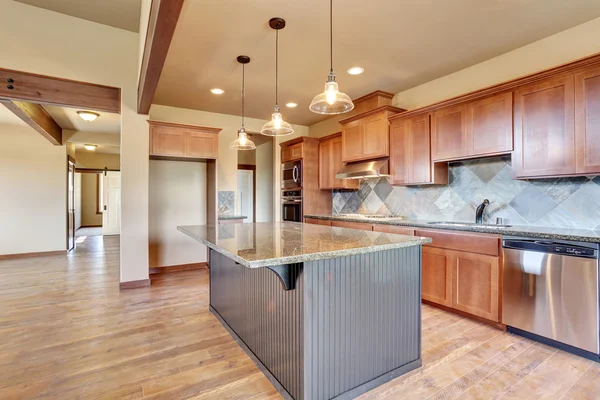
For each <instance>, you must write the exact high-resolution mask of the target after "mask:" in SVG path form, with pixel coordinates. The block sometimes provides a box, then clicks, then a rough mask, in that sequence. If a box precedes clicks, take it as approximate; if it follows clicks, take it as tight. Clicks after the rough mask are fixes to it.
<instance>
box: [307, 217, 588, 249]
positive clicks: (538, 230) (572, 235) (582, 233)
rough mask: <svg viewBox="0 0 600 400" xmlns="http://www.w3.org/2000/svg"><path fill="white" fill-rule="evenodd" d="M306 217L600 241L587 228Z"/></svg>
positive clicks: (398, 219) (392, 218)
mask: <svg viewBox="0 0 600 400" xmlns="http://www.w3.org/2000/svg"><path fill="white" fill-rule="evenodd" d="M304 217H305V218H314V219H325V220H332V221H348V222H366V223H370V224H383V225H397V226H410V227H415V228H424V229H445V230H452V231H465V232H481V233H495V234H499V235H504V236H522V237H534V238H540V239H555V240H573V241H576V242H590V243H600V231H594V230H586V229H568V228H543V227H532V226H522V225H512V226H510V227H508V228H497V227H494V226H493V225H487V226H486V225H475V224H472V225H466V226H452V225H432V224H431V223H432V222H443V221H427V220H411V219H403V218H399V217H389V218H378V217H375V218H372V217H371V218H369V217H352V216H343V215H318V214H316V215H305V216H304Z"/></svg>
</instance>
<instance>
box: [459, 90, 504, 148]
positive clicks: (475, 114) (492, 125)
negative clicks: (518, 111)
mask: <svg viewBox="0 0 600 400" xmlns="http://www.w3.org/2000/svg"><path fill="white" fill-rule="evenodd" d="M512 96H513V94H512V92H509V93H502V94H499V95H495V96H491V97H487V98H485V99H481V100H477V101H473V102H470V103H468V104H467V142H468V144H469V149H468V150H469V156H482V155H487V154H501V153H508V152H511V151H512V150H513V123H512V117H513V105H512Z"/></svg>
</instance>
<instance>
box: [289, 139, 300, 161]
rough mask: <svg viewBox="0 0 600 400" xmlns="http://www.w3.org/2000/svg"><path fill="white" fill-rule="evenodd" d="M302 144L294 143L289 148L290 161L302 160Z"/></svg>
mask: <svg viewBox="0 0 600 400" xmlns="http://www.w3.org/2000/svg"><path fill="white" fill-rule="evenodd" d="M302 149H303V146H302V143H296V144H293V145H291V146H290V160H300V159H301V158H302Z"/></svg>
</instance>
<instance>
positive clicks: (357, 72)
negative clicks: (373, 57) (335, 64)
mask: <svg viewBox="0 0 600 400" xmlns="http://www.w3.org/2000/svg"><path fill="white" fill-rule="evenodd" d="M347 72H348V73H349V74H350V75H360V74H362V73H363V72H365V70H364V68H361V67H352V68H349V69H348V71H347Z"/></svg>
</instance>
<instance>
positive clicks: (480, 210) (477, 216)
mask: <svg viewBox="0 0 600 400" xmlns="http://www.w3.org/2000/svg"><path fill="white" fill-rule="evenodd" d="M488 204H490V201H489V200H488V199H485V200H483V203H481V204H480V205H479V206H478V207H477V210H476V211H475V223H476V224H481V223H482V222H483V210H485V206H487V205H488Z"/></svg>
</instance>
